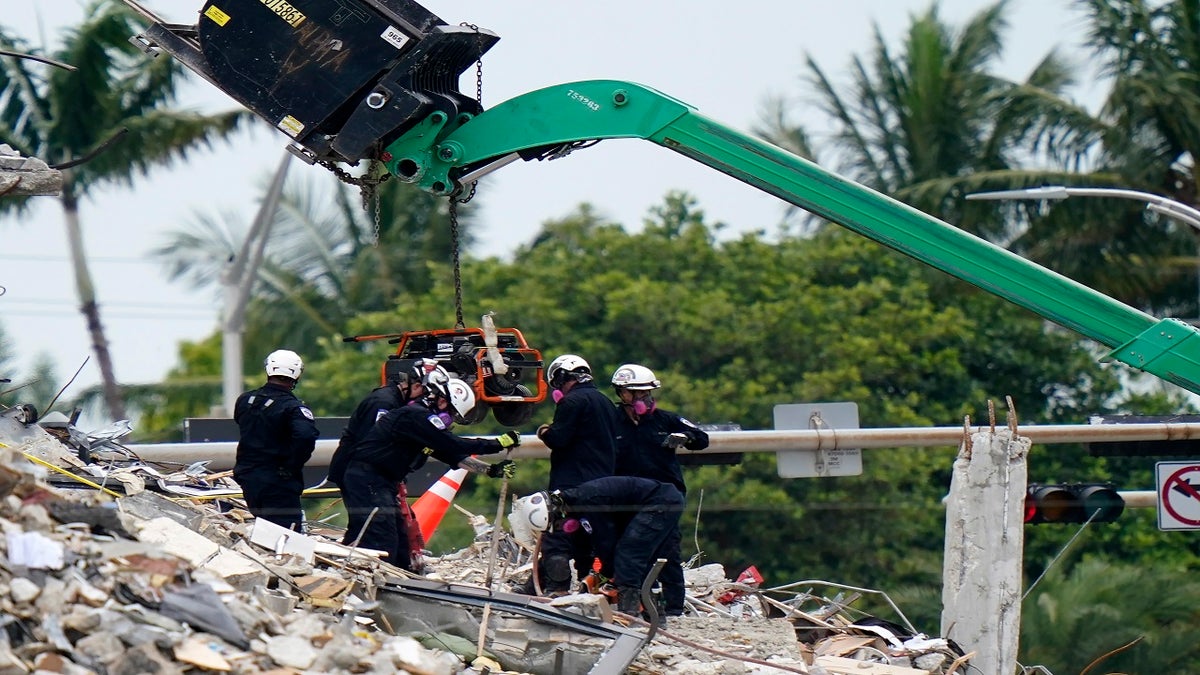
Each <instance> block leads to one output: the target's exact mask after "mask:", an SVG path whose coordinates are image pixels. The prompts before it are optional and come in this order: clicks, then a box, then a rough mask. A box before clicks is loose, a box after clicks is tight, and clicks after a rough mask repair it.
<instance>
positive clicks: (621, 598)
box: [617, 586, 642, 617]
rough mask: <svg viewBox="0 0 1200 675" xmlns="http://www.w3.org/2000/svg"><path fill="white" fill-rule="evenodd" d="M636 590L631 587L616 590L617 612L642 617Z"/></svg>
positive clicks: (640, 601)
mask: <svg viewBox="0 0 1200 675" xmlns="http://www.w3.org/2000/svg"><path fill="white" fill-rule="evenodd" d="M638 595H639V592H638V589H636V588H633V587H632V586H627V587H622V588H618V589H617V611H618V612H620V613H622V614H628V615H629V616H636V617H640V616H641V615H642V599H641V598H640V597H638Z"/></svg>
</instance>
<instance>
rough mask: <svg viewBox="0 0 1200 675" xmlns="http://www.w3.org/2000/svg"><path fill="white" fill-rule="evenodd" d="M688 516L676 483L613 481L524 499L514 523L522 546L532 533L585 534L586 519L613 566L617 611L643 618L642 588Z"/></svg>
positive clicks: (599, 480) (512, 518) (603, 480)
mask: <svg viewBox="0 0 1200 675" xmlns="http://www.w3.org/2000/svg"><path fill="white" fill-rule="evenodd" d="M682 511H683V495H682V494H680V493H679V490H677V489H675V486H673V485H671V484H670V483H662V482H659V481H656V480H650V479H649V478H637V477H634V476H608V477H606V478H597V479H595V480H590V481H587V482H585V483H581V484H579V485H578V486H576V487H573V488H567V489H564V490H554V491H552V492H549V493H546V492H536V493H534V494H532V495H529V496H528V497H522V498H521V499H518V500H516V501H515V502H513V508H512V512H511V513H510V514H509V516H508V522H509V525H510V526H511V527H512V530H513V536H514V537H516V538H517V539H518V541H520V540H522V539H528V538H529V537H530V534H531V533H538V532H546V533H547V535H546V536H548V535H549V534H553V533H554V532H564V531H568V530H572V529H580V526H579V521H582V520H585V519H586V521H587V522H588V523H590V524H591V526H592V537H593V543H594V544H595V547H596V552H597V553H598V554H599V555H600V557H601V561H602V562H603V563H604V564H606V565H611V566H612V569H613V572H614V576H613V583H614V584H615V585H616V587H617V611H619V612H623V613H625V614H630V615H634V616H637V615H639V613H640V610H641V585H642V582H643V581H644V580H645V578H646V575H648V574H649V573H650V570H651V569H652V568H653V567H654V561H655V559H657V558H665V557H666V553H667V551H666V547H667V546H668V544H669V541H670V539H671V533H672V532H675V531H678V529H679V516H680V514H681V512H682ZM543 539H544V537H543Z"/></svg>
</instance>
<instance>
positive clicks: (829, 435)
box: [775, 402, 862, 478]
mask: <svg viewBox="0 0 1200 675" xmlns="http://www.w3.org/2000/svg"><path fill="white" fill-rule="evenodd" d="M775 428H776V429H812V430H814V431H817V432H819V433H820V434H821V435H820V438H821V447H820V448H818V449H816V450H780V451H779V452H778V453H776V455H775V466H776V471H778V473H779V476H780V477H781V478H817V477H823V476H858V475H861V474H862V449H861V448H846V447H842V444H841V443H840V442H839V441H838V433H837V432H838V430H839V429H840V430H842V431H845V430H848V429H857V428H858V404H857V403H853V402H839V403H791V404H783V405H777V406H775Z"/></svg>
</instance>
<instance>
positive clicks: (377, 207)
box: [371, 174, 390, 248]
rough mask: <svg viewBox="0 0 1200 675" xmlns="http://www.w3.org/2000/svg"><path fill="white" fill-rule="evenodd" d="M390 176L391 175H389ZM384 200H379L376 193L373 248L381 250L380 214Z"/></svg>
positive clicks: (372, 235)
mask: <svg viewBox="0 0 1200 675" xmlns="http://www.w3.org/2000/svg"><path fill="white" fill-rule="evenodd" d="M389 175H390V174H389ZM382 201H383V200H381V199H380V198H379V191H378V190H376V191H375V231H374V232H372V234H371V246H372V248H379V212H380V211H381V210H382V209H381V207H380V204H381V202H382Z"/></svg>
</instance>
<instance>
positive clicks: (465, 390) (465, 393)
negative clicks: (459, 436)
mask: <svg viewBox="0 0 1200 675" xmlns="http://www.w3.org/2000/svg"><path fill="white" fill-rule="evenodd" d="M446 391H447V392H449V395H448V396H447V397H446V398H448V399H450V405H451V406H453V407H454V410H455V412H456V413H457V415H455V417H456V418H457V420H456V421H457V422H458V423H459V424H470V423H471V422H472V421H473V420H472V419H471V418H470V417H468V415H469V414H470V413H471V411H472V410H474V409H475V392H474V391H472V389H471V385H469V384H467V383H466V382H463V381H462V380H460V379H458V378H457V377H452V378H450V381H449V382H447V383H446Z"/></svg>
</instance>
